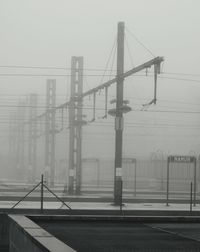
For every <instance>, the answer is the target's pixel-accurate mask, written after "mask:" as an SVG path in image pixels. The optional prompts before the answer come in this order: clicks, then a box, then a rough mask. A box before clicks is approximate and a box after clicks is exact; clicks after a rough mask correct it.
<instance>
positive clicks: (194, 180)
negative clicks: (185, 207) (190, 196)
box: [194, 157, 197, 206]
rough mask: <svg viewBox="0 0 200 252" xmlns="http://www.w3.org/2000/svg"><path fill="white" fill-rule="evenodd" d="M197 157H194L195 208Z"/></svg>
mask: <svg viewBox="0 0 200 252" xmlns="http://www.w3.org/2000/svg"><path fill="white" fill-rule="evenodd" d="M196 164H197V162H196V157H194V206H196V180H197V178H196V167H197V165H196Z"/></svg>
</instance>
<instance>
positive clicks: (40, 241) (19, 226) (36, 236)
mask: <svg viewBox="0 0 200 252" xmlns="http://www.w3.org/2000/svg"><path fill="white" fill-rule="evenodd" d="M9 223H10V224H9V226H10V236H9V248H10V250H9V251H10V252H27V251H28V252H42V251H44V252H45V251H51V252H75V250H73V249H72V248H70V247H69V246H67V245H66V244H64V243H63V242H61V241H59V240H58V239H56V238H55V237H54V236H52V235H51V234H50V233H48V232H46V231H45V230H44V229H42V228H41V227H40V226H38V225H37V224H35V223H34V222H33V221H31V220H30V219H28V218H27V217H25V216H21V215H9Z"/></svg>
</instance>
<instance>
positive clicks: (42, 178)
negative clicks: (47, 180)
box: [40, 174, 44, 213]
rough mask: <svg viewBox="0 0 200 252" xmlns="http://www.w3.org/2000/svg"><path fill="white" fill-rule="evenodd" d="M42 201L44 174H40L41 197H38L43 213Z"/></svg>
mask: <svg viewBox="0 0 200 252" xmlns="http://www.w3.org/2000/svg"><path fill="white" fill-rule="evenodd" d="M43 202H44V175H43V174H42V175H41V197H40V203H41V205H40V210H41V213H43Z"/></svg>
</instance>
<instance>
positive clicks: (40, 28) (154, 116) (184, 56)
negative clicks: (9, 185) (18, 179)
mask: <svg viewBox="0 0 200 252" xmlns="http://www.w3.org/2000/svg"><path fill="white" fill-rule="evenodd" d="M199 9H200V2H199V1H198V0H167V1H164V0H151V1H148V0H138V1H135V0H124V1H116V0H101V1H100V0H99V1H97V0H84V1H82V0H78V1H68V0H18V1H16V0H1V1H0V34H1V41H0V66H5V65H23V66H53V67H68V68H69V67H70V61H71V56H84V66H85V68H95V69H104V68H105V65H106V61H107V59H108V56H109V53H110V50H111V48H112V45H113V42H114V40H115V38H116V32H117V22H119V21H124V22H125V25H126V26H127V28H128V30H129V31H131V32H132V33H133V34H135V35H136V36H137V37H138V38H139V40H140V41H141V42H142V43H143V44H144V45H145V46H146V47H147V48H148V49H150V50H151V51H152V52H153V54H154V55H155V56H164V58H165V63H164V65H163V68H162V69H163V71H164V72H169V73H183V74H196V75H169V76H168V77H173V78H176V77H178V78H182V79H186V78H188V79H194V80H200V76H198V75H199V74H200V72H199V66H200V58H199V49H200V33H199V24H200V15H199ZM126 39H127V41H128V45H129V47H130V52H131V56H132V59H133V62H134V65H138V64H141V63H143V62H145V61H147V60H149V59H151V58H152V56H151V55H150V54H149V53H148V52H147V51H146V50H145V49H144V48H142V47H141V46H140V45H138V43H137V41H134V39H133V38H131V36H129V35H127V37H126ZM128 54H129V53H128V51H127V49H126V65H125V69H130V68H131V67H132V65H131V62H130V60H129V56H130V55H128ZM4 73H33V74H34V73H41V74H54V73H55V74H66V73H69V72H66V71H58V70H57V71H55V70H52V71H49V70H30V69H29V70H26V69H17V70H16V69H6V68H0V74H4ZM87 73H91V72H87ZM95 73H98V72H95ZM165 77H166V76H165ZM46 79H47V77H13V76H6V77H5V76H0V95H1V94H2V96H0V97H2V99H1V102H0V105H6V104H8V102H11V103H13V104H14V103H17V99H18V97H16V96H9V97H6V96H5V97H4V96H3V94H10V95H16V94H17V95H24V94H28V93H31V92H37V93H39V94H43V95H44V94H45V85H46ZM100 80H101V77H86V80H85V82H84V90H87V89H88V88H91V87H95V86H97V85H98V84H100ZM69 85H70V79H69V78H68V77H58V78H57V93H58V94H62V95H63V96H62V99H61V97H60V102H63V101H64V100H65V97H64V95H65V94H66V96H67V95H69ZM126 85H127V87H125V88H126V90H125V95H126V96H127V97H128V96H129V97H130V101H131V106H132V108H133V109H134V108H137V109H140V108H141V107H142V104H143V103H144V102H146V101H150V100H151V99H152V94H153V79H151V78H148V79H145V78H141V77H135V78H132V77H131V78H129V79H128V80H127V81H126ZM113 90H114V89H113ZM114 94H115V93H114V91H113V95H114ZM134 98H135V99H134ZM159 99H160V102H159ZM199 100H200V82H199V83H198V82H193V81H181V80H179V81H178V80H173V79H160V80H159V81H158V104H157V106H156V107H153V108H150V109H154V110H156V109H157V110H170V111H171V110H181V111H200V109H199V106H200V102H199ZM102 102H103V101H102ZM43 103H44V101H43ZM58 103H59V102H58ZM102 104H103V103H102ZM102 106H103V105H102ZM7 111H8V108H1V117H2V118H1V122H3V121H4V120H3V118H5V117H6V115H7ZM199 116H200V114H194V115H193V114H170V113H148V112H143V113H142V112H139V111H138V112H135V113H134V112H131V113H130V114H128V115H126V116H125V120H126V121H127V122H128V123H129V125H130V127H128V126H127V128H125V132H124V134H125V135H124V141H125V142H124V153H125V154H126V155H127V156H134V155H142V153H145V154H146V155H147V154H149V153H151V152H152V151H157V150H163V151H164V152H171V153H180V154H181V153H183V154H186V153H188V152H189V151H195V152H196V153H197V154H199V150H200V141H199V136H198V134H199V131H198V126H200V120H199ZM108 120H109V121H110V122H113V119H108ZM5 121H8V120H5ZM138 124H139V125H138ZM148 124H150V126H152V125H153V126H154V127H148ZM169 124H171V125H175V126H169ZM141 125H142V126H141ZM145 125H147V126H145ZM159 125H160V126H159ZM163 125H164V126H163ZM91 127H92V126H89V127H88V128H86V129H84V132H85V133H86V134H87V132H91ZM1 128H2V129H3V131H4V130H6V123H5V122H4V124H3V123H2V126H1ZM101 130H102V131H103V132H104V133H105V137H104V138H102V137H101V138H100V137H99V135H100V133H101ZM3 131H2V132H3ZM93 131H94V135H95V136H96V138H97V140H95V141H94V139H93V141H91V140H90V139H87V138H86V139H85V140H84V144H88V146H90V147H88V148H87V150H85V151H86V154H85V155H91V154H90V153H91V150H92V152H94V155H100V153H101V155H104V148H103V147H102V146H103V145H104V143H105V142H106V143H108V142H109V143H108V144H107V147H108V150H109V151H108V152H107V153H109V155H112V153H113V148H114V146H113V142H114V139H113V137H114V134H113V133H114V131H111V129H110V128H109V129H107V128H103V127H97V128H96V129H94V128H93ZM95 132H96V133H95ZM106 132H108V133H106ZM88 134H89V133H88ZM2 135H4V134H3V133H2V134H1V136H2ZM97 143H98V144H97ZM94 145H95V146H96V150H94V148H92V146H94ZM87 152H89V153H87ZM105 155H106V154H105Z"/></svg>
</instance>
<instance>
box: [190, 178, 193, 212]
mask: <svg viewBox="0 0 200 252" xmlns="http://www.w3.org/2000/svg"><path fill="white" fill-rule="evenodd" d="M192 187H193V184H192V182H191V183H190V212H192Z"/></svg>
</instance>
